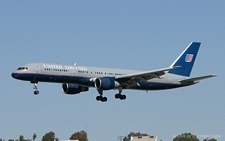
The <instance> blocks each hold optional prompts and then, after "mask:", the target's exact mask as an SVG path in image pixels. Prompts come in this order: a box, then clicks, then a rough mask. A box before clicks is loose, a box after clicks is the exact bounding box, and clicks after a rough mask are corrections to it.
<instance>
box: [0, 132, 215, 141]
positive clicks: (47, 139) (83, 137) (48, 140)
mask: <svg viewBox="0 0 225 141" xmlns="http://www.w3.org/2000/svg"><path fill="white" fill-rule="evenodd" d="M132 136H133V137H134V136H137V137H140V136H149V135H148V134H146V133H140V132H137V133H135V132H131V133H130V134H128V135H127V136H123V138H122V140H123V141H130V139H131V137H132ZM36 138H37V134H36V133H34V134H33V136H32V138H31V139H25V138H24V136H23V135H20V136H19V139H15V140H14V139H9V140H8V141H35V140H36ZM69 139H70V140H79V141H88V136H87V132H86V131H84V130H82V131H79V132H75V133H73V134H72V135H71V136H70V138H69ZM0 141H6V140H3V139H1V138H0ZM41 141H59V139H58V138H56V136H55V133H54V132H52V131H50V132H48V133H46V134H45V135H44V136H43V137H42V140H41ZM160 141H163V140H162V139H161V140H160ZM173 141H200V140H199V139H198V138H197V136H196V135H194V134H191V133H183V134H180V135H177V136H176V137H175V138H174V139H173ZM202 141H217V140H216V139H214V138H212V139H208V138H207V139H204V140H202Z"/></svg>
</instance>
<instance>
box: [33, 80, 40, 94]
mask: <svg viewBox="0 0 225 141" xmlns="http://www.w3.org/2000/svg"><path fill="white" fill-rule="evenodd" d="M37 83H38V82H34V87H33V88H34V89H35V90H34V94H35V95H38V94H39V91H38V89H37Z"/></svg>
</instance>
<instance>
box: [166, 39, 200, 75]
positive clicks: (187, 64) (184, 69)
mask: <svg viewBox="0 0 225 141" xmlns="http://www.w3.org/2000/svg"><path fill="white" fill-rule="evenodd" d="M200 44H201V43H199V42H191V43H190V44H189V45H188V47H187V48H186V49H185V50H184V51H183V52H182V53H181V54H180V56H179V57H178V58H177V59H176V60H175V61H174V62H173V64H172V65H171V67H173V66H181V67H180V68H177V69H174V70H170V71H169V72H168V73H172V74H177V75H182V76H187V77H189V76H190V74H191V70H192V67H193V65H194V62H195V59H196V57H197V54H198V50H199V47H200Z"/></svg>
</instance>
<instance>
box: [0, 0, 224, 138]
mask: <svg viewBox="0 0 225 141" xmlns="http://www.w3.org/2000/svg"><path fill="white" fill-rule="evenodd" d="M224 15H225V2H224V1H209V0H208V1H207V0H205V1H195V0H189V1H149V0H143V1H134V0H129V1H128V0H123V1H109V0H104V1H103V0H99V1H81V0H80V1H72V0H71V1H69V0H67V1H30V0H27V1H16V0H14V1H13V0H12V1H2V2H1V5H0V53H1V55H0V64H1V74H0V78H1V79H0V85H1V88H0V94H1V95H0V101H1V102H0V138H3V139H5V140H8V139H10V138H12V139H17V138H18V137H19V135H24V136H25V138H31V137H32V135H33V133H36V134H37V135H38V137H37V140H41V139H42V136H43V135H44V134H45V133H47V132H49V131H53V132H55V133H56V137H58V138H59V139H61V140H63V139H69V137H70V135H71V134H73V133H74V132H77V131H80V130H85V129H87V132H88V137H89V139H90V141H106V140H107V141H117V136H126V135H128V134H129V133H130V132H143V133H147V134H150V135H156V136H158V137H159V139H162V140H163V141H169V140H172V139H173V136H174V135H177V134H181V133H184V132H191V133H193V134H196V135H221V136H222V137H220V138H218V140H219V141H224V140H225V120H224V119H225V94H224V83H225V74H224V71H225V66H224V62H223V61H224V59H225V58H224V54H225V48H224V45H225V17H224ZM191 41H200V42H202V44H201V48H200V52H199V54H198V58H197V60H196V62H195V66H194V68H193V71H192V74H191V76H192V77H195V76H201V75H207V74H218V76H217V77H216V78H212V79H208V80H204V81H202V82H201V83H199V84H197V85H194V86H191V87H186V88H180V89H174V90H167V91H150V92H148V93H146V92H145V91H131V90H125V91H124V92H123V93H124V94H126V95H127V100H125V101H120V100H116V99H115V98H114V94H115V93H117V91H115V90H112V91H106V92H105V93H104V94H105V96H107V97H108V101H107V102H106V103H101V102H97V101H96V100H95V97H96V96H97V95H98V93H97V91H96V89H91V90H90V91H89V92H86V93H81V94H80V95H74V96H69V95H65V94H63V93H62V91H61V85H60V84H51V83H39V85H38V87H39V90H40V94H39V95H38V96H35V95H34V94H33V85H31V84H30V83H29V82H23V81H18V80H15V79H13V78H12V77H11V72H13V71H14V70H15V69H17V67H18V66H20V65H22V64H25V63H30V62H49V63H64V64H74V63H75V62H76V63H77V65H90V66H102V67H114V68H126V69H140V70H152V69H158V68H164V67H167V66H169V65H170V64H171V63H172V62H173V61H174V60H175V59H176V57H177V56H178V55H179V54H180V53H181V52H182V51H183V49H184V48H186V46H187V45H188V44H189V43H190V42H191ZM200 139H201V140H203V138H200Z"/></svg>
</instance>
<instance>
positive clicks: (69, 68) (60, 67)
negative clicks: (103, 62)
mask: <svg viewBox="0 0 225 141" xmlns="http://www.w3.org/2000/svg"><path fill="white" fill-rule="evenodd" d="M43 66H44V68H48V69H67V70H81V71H87V70H88V69H87V68H86V67H79V66H62V65H49V64H43Z"/></svg>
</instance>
